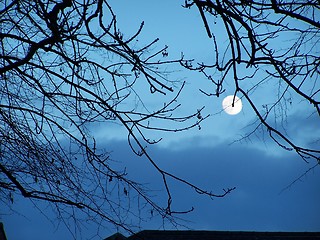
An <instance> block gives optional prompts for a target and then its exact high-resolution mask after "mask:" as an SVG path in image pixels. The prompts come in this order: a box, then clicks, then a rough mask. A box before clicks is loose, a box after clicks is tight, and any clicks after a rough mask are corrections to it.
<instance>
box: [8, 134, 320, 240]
mask: <svg viewBox="0 0 320 240" xmlns="http://www.w3.org/2000/svg"><path fill="white" fill-rule="evenodd" d="M187 142H189V143H190V144H187ZM208 142H210V139H206V138H193V139H192V140H190V141H185V142H184V143H183V142H180V143H179V142H176V143H175V144H180V147H174V146H172V148H170V147H160V146H153V147H152V148H149V152H150V154H151V156H152V157H153V159H154V161H155V162H156V163H157V164H158V165H159V166H160V167H161V168H163V169H165V170H166V171H168V172H171V173H174V174H176V175H177V176H179V177H182V178H184V179H186V180H188V181H190V182H191V183H193V184H196V185H197V186H199V187H202V188H204V189H207V190H212V191H213V192H215V193H222V192H223V188H228V187H236V190H235V191H233V192H232V193H230V194H229V195H228V196H226V197H224V198H213V199H210V198H208V197H206V196H203V195H199V194H197V193H195V192H194V191H193V190H192V189H191V188H189V187H186V186H184V185H183V184H181V183H178V182H177V181H171V180H169V181H168V182H169V186H170V188H171V191H172V195H173V207H174V208H175V209H176V210H187V209H190V208H191V207H194V208H195V210H194V211H193V212H191V213H189V214H187V215H183V216H180V217H182V218H184V219H186V220H187V221H189V222H182V223H184V224H186V225H187V226H188V227H190V228H192V229H208V230H250V231H320V224H319V223H320V214H319V213H320V206H319V202H320V191H319V180H320V171H319V168H315V169H314V170H313V171H310V172H309V173H308V174H307V175H306V176H305V177H303V178H302V179H301V180H300V181H298V182H296V183H295V184H294V185H292V186H291V187H289V188H287V189H286V190H284V191H282V190H283V189H284V188H286V187H287V186H288V185H289V184H290V183H291V182H292V181H294V180H295V179H296V178H297V177H298V176H300V175H301V174H302V173H304V172H305V171H306V170H307V169H308V168H309V167H310V166H309V165H308V164H306V163H305V162H303V161H302V160H301V159H300V158H298V157H297V156H296V155H295V154H293V153H286V154H279V155H276V154H267V152H266V151H262V150H258V149H257V148H256V147H254V146H250V145H240V144H233V145H229V144H227V143H223V142H221V141H220V142H219V143H217V144H216V145H210V144H207V143H208ZM105 146H106V149H113V152H112V158H113V159H114V164H115V168H117V169H124V168H126V170H127V172H128V174H129V176H130V177H132V178H133V179H136V180H137V181H140V182H143V183H147V184H148V187H149V188H151V189H154V190H157V191H155V192H152V194H154V195H155V196H156V197H155V200H157V201H158V202H159V203H160V204H163V203H165V200H166V194H165V192H164V191H159V190H161V189H162V190H163V186H162V185H161V176H160V175H159V174H158V173H157V171H155V169H154V167H152V166H151V164H150V163H149V162H148V161H147V160H146V159H145V157H137V156H135V155H134V154H133V153H132V152H131V150H130V148H129V147H128V145H127V143H126V142H125V141H112V142H107V141H106V142H105ZM17 207H19V209H20V210H22V212H24V214H26V215H27V217H28V218H29V219H31V220H27V221H26V220H25V218H21V217H18V216H16V215H12V216H4V217H3V220H2V221H4V223H5V227H6V230H7V235H8V237H9V239H16V240H19V239H42V238H36V236H40V235H42V236H45V237H46V239H57V238H60V239H71V235H70V234H69V233H68V232H67V230H66V229H65V228H64V227H63V226H62V225H61V226H60V228H59V230H58V231H57V232H55V228H54V227H53V226H52V225H51V223H50V222H49V221H47V220H46V219H45V218H44V217H43V216H41V217H39V216H40V215H39V214H37V210H36V209H34V208H30V205H29V204H25V203H24V202H23V201H21V202H20V203H18V204H17ZM49 218H50V217H49ZM154 220H155V221H150V222H145V223H143V224H142V228H144V229H158V228H159V227H161V225H162V222H161V221H157V219H154ZM16 223H18V224H19V226H20V227H19V228H20V229H24V230H23V231H24V233H23V235H22V234H21V232H20V234H19V231H18V232H16V228H17V226H16ZM85 227H86V228H85V229H83V231H82V235H83V236H93V235H94V232H95V231H96V229H97V226H93V225H90V226H85ZM30 229H32V230H30ZM50 229H51V230H50ZM61 229H62V230H61ZM110 229H111V230H110ZM110 229H103V230H102V233H104V234H106V236H108V235H110V234H111V233H112V229H113V228H111V227H110ZM42 230H45V231H46V233H44V231H42ZM114 231H116V230H114ZM66 236H70V237H67V238H66ZM97 239H99V238H97Z"/></svg>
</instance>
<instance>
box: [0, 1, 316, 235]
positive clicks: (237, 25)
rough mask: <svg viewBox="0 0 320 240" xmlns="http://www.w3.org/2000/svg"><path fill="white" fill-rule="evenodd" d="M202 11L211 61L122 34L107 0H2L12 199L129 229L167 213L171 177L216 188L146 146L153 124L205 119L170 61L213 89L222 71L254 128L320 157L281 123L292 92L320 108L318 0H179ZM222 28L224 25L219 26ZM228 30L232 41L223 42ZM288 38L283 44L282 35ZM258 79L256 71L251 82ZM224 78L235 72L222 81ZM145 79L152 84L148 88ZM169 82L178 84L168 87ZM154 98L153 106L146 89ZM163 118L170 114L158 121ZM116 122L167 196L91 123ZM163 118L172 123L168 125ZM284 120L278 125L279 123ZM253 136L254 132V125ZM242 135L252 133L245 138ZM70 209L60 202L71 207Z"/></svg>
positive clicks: (1, 135)
mask: <svg viewBox="0 0 320 240" xmlns="http://www.w3.org/2000/svg"><path fill="white" fill-rule="evenodd" d="M184 7H185V8H188V9H189V8H190V9H194V8H196V9H197V11H198V12H197V14H200V16H201V17H202V19H203V23H204V29H205V30H206V31H207V33H208V37H209V38H211V39H212V44H213V55H212V56H213V62H211V63H202V62H201V63H195V61H191V60H185V59H183V58H181V59H174V60H170V59H168V52H167V50H168V49H167V47H166V46H165V47H163V48H160V49H159V48H156V46H155V45H156V43H157V42H158V39H155V40H154V41H151V42H149V43H146V44H144V45H143V44H141V42H140V41H139V42H138V41H137V39H138V37H139V36H140V35H141V34H142V32H143V23H142V24H141V26H140V28H138V29H137V31H136V33H135V34H133V35H132V36H126V34H125V33H123V32H122V31H121V29H119V27H118V25H117V18H116V14H115V13H114V12H113V10H112V8H111V6H110V5H109V3H108V1H107V0H88V1H72V0H61V1H53V0H52V1H27V0H25V1H23V0H20V1H18V0H12V1H7V0H5V1H2V3H1V4H0V16H1V18H0V29H1V30H0V31H1V32H0V36H1V38H0V39H1V43H0V44H1V48H0V50H1V54H0V191H1V200H2V201H3V202H4V203H6V204H8V205H9V207H10V206H11V205H10V202H14V201H15V196H17V195H22V196H23V197H25V198H28V199H31V200H39V201H45V202H49V203H51V204H52V205H53V206H54V207H55V209H56V211H57V213H58V216H59V217H60V218H61V219H62V220H64V219H69V218H70V217H71V219H72V217H74V212H75V211H80V212H81V213H82V214H83V215H82V216H84V217H85V218H86V219H89V220H92V221H96V222H97V223H98V224H101V222H102V221H105V222H109V223H112V224H114V225H116V226H119V227H122V228H124V229H126V230H128V231H131V230H132V229H133V227H134V226H133V225H132V224H131V223H130V220H129V219H130V217H138V218H139V217H141V215H137V213H136V212H135V210H136V209H135V208H134V207H132V201H137V202H139V204H140V205H139V206H140V207H141V208H145V206H148V208H149V209H151V210H150V211H151V212H152V213H153V214H157V215H159V216H161V217H162V218H163V219H167V220H169V221H171V222H174V221H175V216H176V214H178V213H185V212H188V211H190V210H192V209H190V210H189V209H187V210H185V211H182V212H178V211H175V210H174V209H172V195H171V191H170V184H169V183H168V179H173V180H175V181H178V182H181V183H183V184H186V185H187V186H189V187H191V188H193V189H194V190H195V191H196V192H197V193H199V194H204V195H208V196H210V197H223V196H225V195H226V194H227V193H229V192H230V191H231V190H232V188H231V189H226V190H223V191H222V193H219V194H215V193H213V192H211V191H207V190H205V189H201V188H199V187H197V186H196V185H194V184H192V183H190V182H188V181H186V180H184V179H182V178H180V177H179V176H175V175H173V174H171V173H169V172H167V171H165V170H164V169H161V168H160V167H159V166H158V165H157V164H156V162H155V161H154V160H153V159H152V157H151V155H150V154H149V152H148V151H147V150H146V149H147V148H146V146H148V145H150V144H155V143H157V142H158V141H160V139H159V140H150V139H149V138H148V131H171V132H177V131H183V130H188V129H190V128H192V127H196V126H199V124H200V123H201V122H202V121H203V120H204V119H206V117H207V116H202V109H199V110H196V111H195V112H194V113H192V114H190V115H187V116H179V115H177V112H178V111H177V110H178V108H179V107H180V104H179V103H178V98H179V95H180V93H181V91H182V90H183V86H184V84H183V82H179V81H174V80H172V79H170V75H169V73H170V72H166V70H165V69H166V68H167V67H168V66H171V65H173V66H177V65H179V64H180V65H182V66H184V67H185V68H187V69H190V70H196V71H200V72H201V73H202V74H204V76H205V77H207V78H208V80H209V81H210V82H211V83H212V84H213V85H214V86H215V87H216V91H215V92H213V93H212V92H209V91H208V90H206V89H201V91H202V92H203V93H204V94H206V95H208V96H217V97H219V96H220V95H221V94H222V93H223V92H224V90H225V85H226V82H227V81H228V80H227V79H232V83H233V86H234V89H233V91H234V94H235V95H241V97H242V98H244V99H246V101H247V102H248V103H249V104H250V106H251V107H252V109H253V111H254V112H255V114H256V115H257V122H256V129H255V130H254V131H253V132H252V134H253V133H254V132H256V131H257V129H260V128H262V129H265V130H266V131H267V132H268V134H269V136H270V137H271V138H272V139H273V140H274V141H275V142H276V143H277V144H278V145H279V146H281V147H283V148H284V149H286V150H292V151H296V152H297V154H299V155H300V156H301V157H302V158H303V159H304V160H305V161H310V159H312V160H314V161H315V162H316V164H319V153H320V150H319V149H316V148H310V147H309V146H307V147H302V146H299V145H297V143H296V141H295V139H291V137H290V136H289V135H288V134H287V133H286V129H285V128H282V127H281V124H280V125H279V124H277V123H279V122H280V123H281V122H283V121H284V118H283V117H284V116H286V111H287V109H288V106H289V105H290V104H291V102H292V101H293V99H298V101H300V100H302V101H307V102H309V103H310V104H309V105H308V107H310V111H309V112H310V114H312V115H313V116H316V117H319V116H320V107H319V92H320V91H319V89H320V87H319V82H317V80H318V78H319V73H320V70H319V65H320V57H319V56H320V54H319V49H320V46H319V44H320V43H319V42H320V41H319V20H318V19H317V17H318V16H319V1H308V2H306V1H305V2H292V1H291V2H289V1H288V2H285V1H281V2H280V1H279V2H277V1H270V2H269V1H260V2H255V1H210V0H206V1H200V0H197V1H195V0H194V1H192V0H190V1H188V0H187V1H185V2H184ZM218 26H219V31H220V30H221V29H223V31H224V32H223V34H222V33H221V32H219V35H221V36H222V37H221V36H219V35H217V34H216V33H215V30H214V28H217V27H218ZM225 39H228V41H227V42H228V43H227V44H225V42H222V41H224V40H225ZM287 40H290V41H288V44H289V45H281V46H280V44H279V41H281V42H283V41H287ZM257 77H258V78H259V80H257ZM229 83H230V82H229ZM267 83H271V84H273V85H277V89H278V92H277V93H276V94H274V97H275V99H274V101H273V102H272V103H265V104H263V105H262V106H260V105H259V104H260V102H261V101H258V100H257V97H256V96H255V92H256V91H257V89H260V88H261V87H263V86H264V84H267ZM141 88H143V89H144V90H145V89H148V90H149V94H148V95H146V94H145V93H144V91H143V90H141ZM173 92H174V93H173ZM150 96H161V97H162V98H163V99H164V100H163V103H162V104H161V105H158V107H157V108H152V107H150V106H147V105H146V101H145V99H146V97H150ZM162 122H172V123H173V124H171V126H172V128H163V127H162V126H164V125H163V124H162ZM100 123H103V124H113V123H115V124H118V125H120V126H122V127H123V129H125V130H126V132H127V137H128V144H129V145H130V146H131V148H132V150H133V151H134V152H135V153H136V154H137V155H140V156H144V157H145V158H146V159H148V160H149V162H150V164H151V166H153V168H154V170H155V171H156V172H158V173H159V174H158V175H159V177H160V179H161V180H162V183H163V187H164V189H165V192H166V194H167V202H166V203H165V204H164V205H162V204H161V203H159V202H157V201H156V200H155V198H153V197H152V196H151V195H150V191H149V189H148V188H147V187H146V186H144V185H142V184H140V183H138V182H135V181H133V180H132V179H130V178H129V177H128V175H127V172H126V171H125V170H121V169H120V170H119V169H116V168H115V167H114V166H113V162H112V159H111V157H110V154H109V152H108V151H106V150H104V149H101V148H99V146H100V144H99V143H98V142H97V141H96V138H95V135H94V133H93V132H92V126H93V125H94V124H100ZM165 126H168V125H165ZM279 126H280V127H279ZM249 136H250V133H249ZM245 137H248V136H245ZM66 207H67V208H66Z"/></svg>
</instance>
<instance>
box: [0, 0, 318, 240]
mask: <svg viewBox="0 0 320 240" xmlns="http://www.w3.org/2000/svg"><path fill="white" fill-rule="evenodd" d="M183 2H184V1H170V0H165V1H142V0H139V1H128V0H120V1H115V0H112V1H110V4H111V5H112V6H113V8H114V12H115V13H116V14H117V16H118V24H119V27H120V29H122V31H123V32H125V33H128V35H130V33H134V32H135V30H136V29H137V28H138V26H139V25H140V23H141V21H145V27H144V31H143V33H142V35H141V41H142V42H143V41H145V42H149V41H152V40H153V39H154V38H156V37H159V38H160V43H159V46H161V45H168V46H169V54H170V55H169V56H170V57H172V58H176V57H179V56H180V54H181V52H182V51H183V52H184V54H185V56H186V57H187V58H188V57H190V58H196V59H197V60H198V61H199V62H200V61H210V57H211V54H213V50H212V46H211V41H210V40H209V39H208V38H207V34H206V32H205V29H204V28H203V24H202V21H201V18H200V17H199V16H198V14H197V12H196V11H195V9H192V10H186V9H183V8H182V7H181V5H182V4H183ZM214 31H217V32H219V31H222V30H221V29H219V28H217V29H215V30H214ZM208 49H211V52H210V50H208ZM172 77H174V78H176V79H181V80H186V81H187V84H186V87H185V91H184V92H183V93H182V95H181V98H180V99H181V101H182V103H183V106H184V107H183V108H182V110H181V113H182V114H183V113H191V112H193V111H194V110H196V109H198V108H200V107H201V106H203V105H205V106H206V108H205V110H204V111H205V113H207V114H211V115H212V116H211V117H209V118H208V119H207V120H206V121H205V122H204V123H203V124H202V125H201V130H198V129H197V128H196V129H192V130H190V131H187V132H182V133H174V134H172V133H161V132H152V133H148V134H149V135H148V136H150V137H154V138H159V137H164V139H163V141H162V142H160V143H159V144H158V145H157V146H153V147H152V148H150V154H151V155H152V157H153V158H154V160H155V161H156V162H157V164H159V165H160V166H162V167H163V168H164V169H166V170H168V171H169V172H172V173H175V174H177V175H178V176H179V177H183V178H185V179H187V180H189V181H191V182H192V183H194V184H197V185H199V186H201V187H203V188H205V189H212V190H214V191H215V192H217V193H219V192H221V191H222V189H223V188H228V187H236V190H235V191H233V192H232V193H231V194H229V195H228V196H226V197H225V198H222V199H213V200H212V199H209V198H207V197H205V196H199V195H197V194H196V193H195V192H194V191H192V190H191V189H189V188H186V187H185V186H183V185H181V184H177V183H175V182H170V185H171V188H172V192H173V195H174V202H173V205H174V206H176V207H177V208H181V209H182V210H184V209H189V208H190V207H194V208H195V211H193V212H192V213H190V214H188V215H185V216H182V217H183V218H184V219H185V220H186V222H185V224H186V225H187V226H188V227H190V228H191V229H206V230H243V231H320V205H319V202H320V191H319V182H320V169H319V168H315V169H314V170H312V171H310V172H308V174H306V175H305V176H304V177H302V178H301V179H300V180H299V181H298V182H296V183H295V184H293V185H292V186H290V184H291V183H292V182H293V181H294V180H295V179H297V178H298V177H299V176H301V175H302V174H304V173H305V172H306V171H307V170H308V169H309V168H310V167H312V164H306V163H305V162H303V161H302V160H301V159H300V158H299V157H298V156H296V155H295V154H294V153H292V152H285V151H284V150H283V149H280V148H279V147H278V146H276V145H275V144H274V143H273V142H271V141H270V140H269V139H268V137H267V136H265V133H264V132H263V131H258V132H257V135H255V136H253V137H251V138H249V139H245V140H243V141H240V142H238V141H236V140H238V139H240V138H241V137H242V136H244V135H245V134H246V133H248V132H250V130H252V129H253V127H254V126H252V125H250V124H251V123H253V122H254V120H255V118H254V113H253V112H252V110H251V109H250V108H249V107H248V106H247V105H246V102H244V106H243V111H242V112H241V113H240V114H238V115H236V116H229V115H227V114H225V113H224V112H222V111H221V101H222V98H210V97H206V96H204V95H203V94H201V93H200V92H199V91H198V89H199V88H200V87H201V88H203V89H208V88H210V87H211V86H210V85H209V84H208V82H207V81H206V79H203V77H202V76H201V75H200V74H196V73H191V72H187V71H184V70H182V69H181V71H178V72H175V73H173V74H172ZM233 90H234V89H233V88H232V86H231V84H230V89H227V92H226V93H225V94H224V96H226V95H229V94H232V93H233ZM273 91H274V89H273V86H268V85H266V86H263V88H262V89H261V90H257V92H256V96H258V97H257V98H256V99H257V101H261V102H271V101H272V96H273V95H272V92H273ZM158 98H159V96H156V97H154V96H152V97H151V98H150V103H148V104H150V106H152V104H155V105H156V104H158V100H157V99H158ZM168 98H170V95H169V96H168ZM288 120H290V121H288V122H290V123H293V124H292V125H290V126H287V131H288V133H289V134H291V136H292V137H293V138H295V139H298V141H299V143H302V144H306V145H308V146H311V145H313V146H317V144H318V143H317V142H307V141H309V139H315V138H317V137H318V136H319V135H320V123H319V121H318V119H317V118H316V117H314V116H312V115H311V116H309V115H308V112H305V110H304V103H300V104H299V105H296V106H294V107H291V109H289V113H288ZM301 123H305V124H303V127H300V126H301ZM297 126H299V128H298V127H297ZM92 130H93V132H95V134H96V136H97V139H98V140H99V141H100V145H101V146H102V147H105V148H107V149H110V150H113V153H112V158H113V159H117V160H118V161H120V163H119V165H120V166H125V167H126V168H127V170H128V172H129V174H131V176H132V177H133V178H134V179H137V180H139V181H140V180H141V181H142V182H149V183H150V185H151V186H152V184H153V186H155V187H157V183H156V182H157V179H158V178H159V176H157V175H156V174H155V172H154V171H152V169H151V168H150V166H149V165H148V164H147V161H145V160H143V159H141V158H138V157H137V156H135V155H134V154H133V153H132V152H131V151H130V149H129V147H128V145H127V142H126V136H127V135H126V133H125V132H124V131H123V130H122V129H121V128H119V127H118V126H116V125H112V126H109V125H108V126H105V125H102V124H100V125H96V126H94V127H93V128H92ZM234 141H236V142H234ZM318 145H319V144H318ZM142 169H143V170H142ZM149 170H150V171H149ZM158 197H159V199H164V197H165V196H164V194H163V193H161V192H159V196H158ZM44 207H45V205H44ZM15 210H16V211H18V212H19V213H21V214H22V215H18V214H16V213H14V214H10V215H2V216H0V220H1V221H2V222H4V225H5V230H6V233H7V237H8V239H15V240H22V239H33V240H38V239H39V240H40V239H48V240H51V239H52V240H53V239H72V236H71V235H70V233H69V232H68V231H67V230H66V228H65V226H64V225H63V224H60V225H58V226H57V221H55V220H54V217H53V215H52V214H51V213H50V210H48V211H49V213H48V215H47V216H48V217H45V216H43V215H41V214H40V213H39V211H38V210H37V209H35V207H34V206H33V205H32V204H30V203H28V202H25V201H23V200H22V199H18V200H17V202H16V203H15ZM23 215H24V216H23ZM50 220H52V221H53V223H51V221H50ZM142 225H143V228H144V229H159V228H161V222H159V221H157V220H154V221H150V222H146V223H143V224H142ZM168 227H169V226H168ZM169 228H170V227H169ZM115 231H116V229H114V228H113V227H112V226H110V227H109V228H104V229H100V232H99V234H100V236H96V232H97V226H96V225H93V224H88V225H84V228H83V229H82V236H83V238H84V239H91V238H92V239H101V238H103V237H107V236H109V235H111V234H113V233H114V232H115ZM99 237H101V238H99Z"/></svg>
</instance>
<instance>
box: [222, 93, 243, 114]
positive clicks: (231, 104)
mask: <svg viewBox="0 0 320 240" xmlns="http://www.w3.org/2000/svg"><path fill="white" fill-rule="evenodd" d="M222 109H223V110H224V111H225V112H226V113H228V114H230V115H236V114H238V113H239V112H241V110H242V102H241V99H240V98H238V97H237V96H233V95H229V96H227V97H225V98H224V99H223V101H222Z"/></svg>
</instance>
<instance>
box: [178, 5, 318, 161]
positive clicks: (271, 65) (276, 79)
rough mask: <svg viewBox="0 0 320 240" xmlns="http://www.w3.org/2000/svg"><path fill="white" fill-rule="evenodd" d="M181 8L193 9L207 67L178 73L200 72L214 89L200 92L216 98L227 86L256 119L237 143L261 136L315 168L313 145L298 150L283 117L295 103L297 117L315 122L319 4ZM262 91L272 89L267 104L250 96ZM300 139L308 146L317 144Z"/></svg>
mask: <svg viewBox="0 0 320 240" xmlns="http://www.w3.org/2000/svg"><path fill="white" fill-rule="evenodd" d="M183 7H185V8H187V9H193V8H196V9H197V11H198V12H199V14H200V15H201V18H202V21H203V24H204V29H205V31H206V32H207V35H208V37H209V38H211V39H212V45H213V49H214V50H213V51H212V59H213V61H212V62H211V63H203V62H201V63H196V64H195V63H194V61H189V62H184V67H186V68H187V69H190V70H193V71H194V70H195V71H200V72H201V73H202V74H203V75H204V76H205V77H206V78H207V79H208V80H209V81H210V82H211V83H212V84H213V85H214V86H215V92H209V91H207V90H206V89H200V91H201V92H203V93H204V94H206V95H207V96H217V97H219V96H220V95H221V94H222V93H223V92H224V91H225V90H226V89H225V85H226V82H228V88H229V89H230V88H231V89H232V90H233V91H234V95H237V94H238V95H241V97H242V98H243V99H245V100H246V101H247V102H248V103H249V105H250V106H251V108H252V110H253V111H254V113H255V114H256V116H257V121H256V122H255V124H254V125H255V129H254V130H253V131H252V132H250V133H249V134H247V135H246V136H244V137H243V138H242V139H248V138H249V137H250V136H251V135H252V134H255V133H256V132H257V131H258V130H261V131H266V132H267V134H268V136H269V137H270V138H271V139H272V140H273V141H274V142H275V143H277V144H278V145H279V146H280V147H282V148H283V149H285V150H288V151H295V152H296V153H297V154H298V155H299V156H300V157H301V158H302V159H303V160H304V161H306V162H315V163H316V165H315V166H317V165H318V164H319V162H320V150H319V148H317V147H315V146H317V144H315V145H314V144H313V146H311V145H310V144H309V145H307V146H301V145H299V143H298V141H297V140H298V139H295V138H294V137H292V136H290V134H289V133H287V131H286V127H284V126H285V125H286V126H290V125H296V123H295V119H290V120H291V121H289V120H288V118H287V113H288V109H289V108H294V104H295V103H297V102H303V103H305V106H304V107H305V109H306V110H305V111H304V112H303V113H301V114H305V112H307V114H309V115H308V116H305V118H306V119H307V118H308V117H310V116H311V117H312V118H314V119H316V120H315V121H319V117H320V84H319V81H318V80H319V73H320V52H319V49H320V41H319V37H320V33H319V31H320V22H319V16H320V5H319V1H303V2H299V1H276V0H272V1H240V0H239V1H228V0H226V1H211V0H206V1H200V0H195V1H192V0H191V1H185V3H184V5H183ZM226 39H227V40H226ZM265 85H273V86H275V88H274V89H275V91H274V92H273V93H271V95H272V96H268V98H265V95H266V93H261V91H259V94H256V91H257V90H263V89H264V86H265ZM269 95H270V94H269ZM271 99H273V100H271ZM294 101H295V102H294ZM304 124H305V122H302V123H301V125H299V126H298V128H302V127H303V125H304ZM305 137H306V138H307V141H309V142H312V141H315V142H318V141H319V138H317V139H312V136H305ZM240 140H241V139H240Z"/></svg>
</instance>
